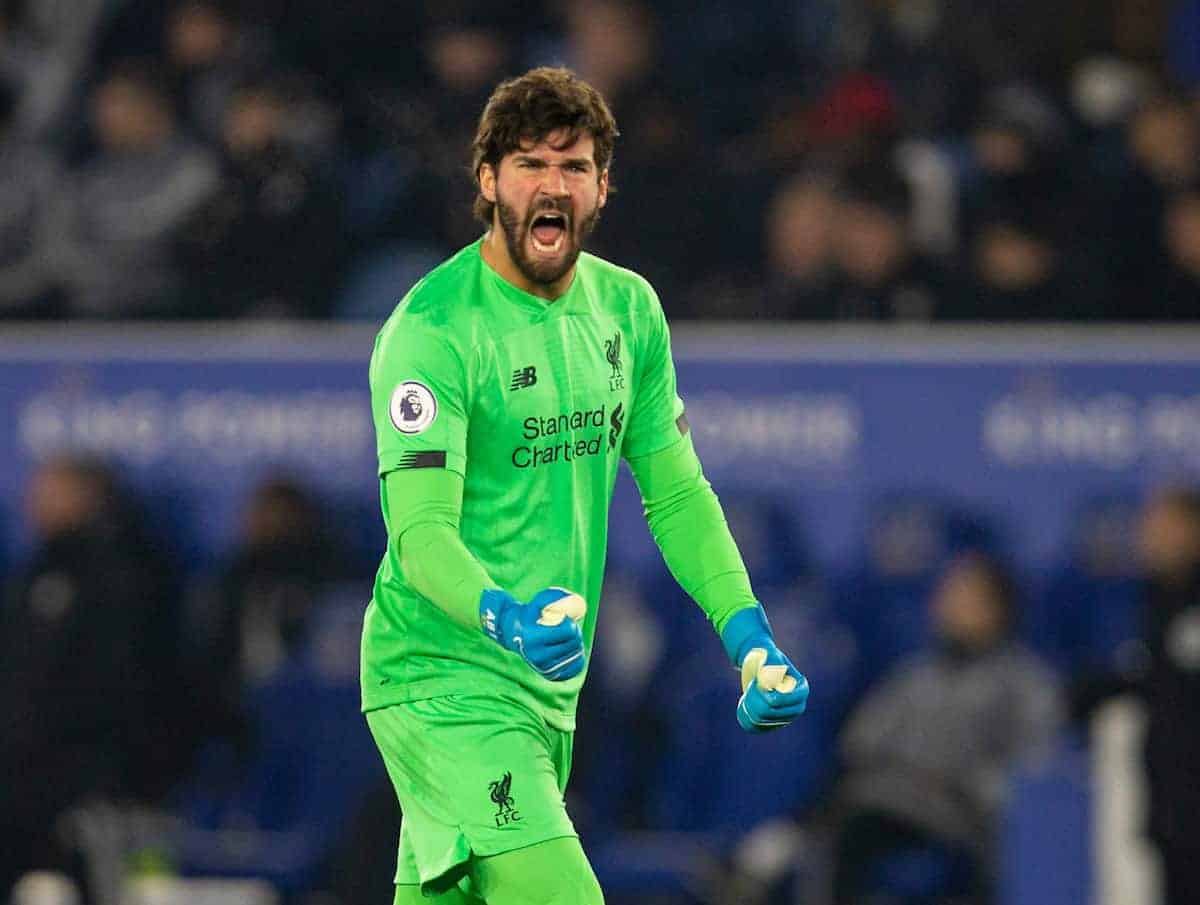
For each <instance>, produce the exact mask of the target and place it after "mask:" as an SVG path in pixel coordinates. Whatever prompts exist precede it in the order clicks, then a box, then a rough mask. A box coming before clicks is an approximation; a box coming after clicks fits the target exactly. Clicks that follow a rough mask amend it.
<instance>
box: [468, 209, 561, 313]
mask: <svg viewBox="0 0 1200 905" xmlns="http://www.w3.org/2000/svg"><path fill="white" fill-rule="evenodd" d="M479 253H480V254H481V255H483V260H484V261H486V262H487V264H488V265H489V266H490V267H491V268H492V270H494V271H496V273H498V274H500V278H501V279H503V280H504V281H505V282H506V283H511V284H512V285H513V286H516V287H517V288H518V289H520V290H521V291H523V292H528V293H529V294H530V295H535V296H537V297H538V298H540V299H545V300H546V301H547V302H553V301H554V300H555V299H558V298H561V297H562V296H563V294H565V293H566V291H567V289H569V288H570V286H571V281H572V280H573V279H574V278H575V266H574V265H572V266H571V269H570V270H568V271H567V272H566V273H564V274H563V275H562V276H561V277H559V278H558V279H557V280H555V281H554V282H553V283H535V282H533V281H532V280H530V279H529V278H527V277H526V276H525V274H524V273H522V272H521V268H519V267H518V266H517V264H516V262H515V261H514V260H513V259H512V255H510V254H509V253H508V245H507V243H505V241H504V237H503V236H502V235H500V231H499V230H498V229H496V227H495V226H493V227H492V228H491V229H490V230H488V233H487V235H486V236H484V237H483V243H482V244H481V245H480V246H479Z"/></svg>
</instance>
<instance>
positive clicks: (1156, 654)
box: [1138, 489, 1200, 905]
mask: <svg viewBox="0 0 1200 905" xmlns="http://www.w3.org/2000/svg"><path fill="white" fill-rule="evenodd" d="M1139 552H1140V559H1141V562H1142V568H1143V572H1144V576H1145V590H1144V595H1145V596H1144V601H1145V610H1144V615H1143V631H1144V639H1145V645H1146V650H1147V653H1148V654H1149V658H1148V660H1149V663H1148V668H1147V670H1146V672H1145V674H1144V676H1142V677H1140V681H1139V682H1138V688H1139V689H1140V691H1141V694H1142V697H1143V699H1144V700H1145V702H1146V707H1147V709H1148V711H1149V725H1148V726H1147V729H1146V740H1145V757H1146V773H1147V779H1148V781H1149V793H1150V794H1149V798H1150V801H1149V827H1148V829H1149V835H1150V838H1151V839H1152V840H1153V841H1154V843H1155V844H1156V845H1157V846H1158V850H1159V852H1160V853H1161V855H1162V863H1163V873H1164V879H1165V881H1166V884H1165V887H1166V905H1185V903H1194V902H1198V901H1200V781H1197V774H1196V769H1197V764H1200V723H1198V722H1197V719H1196V715H1197V714H1198V713H1200V493H1197V492H1196V491H1194V490H1190V489H1189V490H1182V489H1169V490H1164V491H1161V492H1159V493H1157V494H1155V495H1154V496H1153V497H1152V498H1151V499H1150V501H1149V503H1148V504H1147V506H1146V509H1145V511H1144V513H1143V516H1142V521H1141V526H1140V529H1139Z"/></svg>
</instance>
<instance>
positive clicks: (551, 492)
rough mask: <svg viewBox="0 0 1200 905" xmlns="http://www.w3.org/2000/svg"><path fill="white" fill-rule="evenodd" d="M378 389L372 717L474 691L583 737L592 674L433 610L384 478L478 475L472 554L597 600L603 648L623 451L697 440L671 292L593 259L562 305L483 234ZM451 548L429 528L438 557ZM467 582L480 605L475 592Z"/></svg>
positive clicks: (367, 680)
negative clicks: (578, 719) (532, 658)
mask: <svg viewBox="0 0 1200 905" xmlns="http://www.w3.org/2000/svg"><path fill="white" fill-rule="evenodd" d="M370 384H371V405H372V413H373V417H374V421H375V428H376V438H377V449H378V454H379V474H380V476H381V494H380V496H381V501H382V507H383V517H384V524H385V527H386V530H387V538H388V548H387V552H386V553H385V555H384V557H383V561H382V562H381V564H380V567H379V571H378V573H377V576H376V581H375V589H374V593H373V595H372V601H371V604H370V605H369V606H368V608H367V613H366V617H365V624H364V629H363V646H362V690H363V709H364V710H371V709H374V708H378V707H386V706H388V705H390V704H395V703H398V702H401V701H408V700H415V699H418V698H424V697H431V696H434V695H439V694H450V693H453V692H455V691H457V690H459V689H461V688H462V687H463V686H464V685H467V684H469V685H470V687H472V688H478V689H480V690H492V691H495V692H497V693H509V694H515V695H518V696H520V697H521V699H522V700H523V701H525V702H526V703H527V704H528V705H529V706H530V707H532V708H534V709H535V710H536V711H537V712H538V713H540V714H541V715H542V716H543V717H544V718H545V719H546V720H547V721H549V722H550V723H551V724H552V725H555V726H557V727H559V728H563V729H570V728H573V727H574V719H575V706H576V701H577V698H578V695H579V689H580V687H581V686H582V684H583V680H584V675H580V676H579V677H577V678H574V679H570V680H568V681H565V682H549V681H547V680H545V679H543V678H542V677H541V676H539V675H538V674H537V673H536V672H534V671H533V670H532V669H530V668H529V665H528V664H527V663H525V661H524V660H522V659H521V658H520V657H519V656H518V655H517V654H515V653H512V652H510V651H507V650H504V649H503V648H501V647H500V646H499V645H497V644H496V643H495V642H493V641H491V640H490V639H489V638H488V637H487V636H486V635H484V634H483V633H482V632H481V631H480V630H479V628H478V627H477V626H467V625H466V624H465V622H464V620H463V618H462V617H463V616H464V611H465V610H466V609H467V607H466V606H465V605H463V604H462V603H461V600H459V601H458V602H457V603H455V602H453V601H451V602H447V601H443V602H442V603H443V605H444V606H445V609H443V608H442V607H440V606H436V605H431V604H430V601H429V600H428V599H427V598H426V596H425V595H423V594H422V593H421V591H420V590H418V589H417V588H415V587H414V586H413V585H412V583H411V580H410V579H409V578H408V577H407V576H406V573H405V570H404V566H403V563H402V550H403V543H402V542H401V539H400V538H398V536H397V533H396V529H397V526H396V525H395V524H393V516H392V512H391V508H390V507H391V504H390V503H389V502H388V494H387V492H386V489H385V485H384V484H383V483H382V482H383V481H384V476H386V475H387V474H389V473H391V472H394V471H397V470H401V471H413V470H417V471H420V470H436V469H437V468H439V467H444V468H445V469H447V470H449V471H451V472H454V473H455V474H458V475H460V476H461V477H462V478H463V491H462V509H461V519H460V522H459V536H460V538H461V541H462V544H463V546H464V547H465V549H466V550H467V551H468V552H469V553H470V555H471V556H472V557H474V559H475V560H476V561H477V562H478V564H479V566H480V568H481V569H482V570H483V573H484V574H486V575H487V576H490V578H491V579H492V580H493V581H494V582H495V583H496V585H497V586H498V587H501V588H503V589H505V590H506V591H509V592H510V593H512V594H513V595H514V596H516V597H517V598H519V599H522V600H528V599H530V598H531V597H532V596H533V595H534V594H535V593H536V592H537V591H539V590H541V589H542V588H545V587H549V586H559V587H565V588H568V589H570V590H572V591H575V592H577V593H579V594H580V595H582V596H583V598H584V599H585V600H586V601H587V603H588V615H587V618H586V619H585V621H584V625H583V634H584V643H585V646H586V648H587V649H588V651H590V650H591V645H592V638H593V634H594V631H595V625H596V604H597V601H598V600H599V596H600V586H601V582H602V579H603V575H604V559H605V550H606V547H607V542H608V508H609V503H610V501H611V499H612V491H613V485H614V483H615V481H616V475H617V466H618V462H619V459H620V457H621V456H622V455H623V456H625V457H626V458H633V457H640V456H645V455H648V454H650V453H653V452H656V451H657V450H660V449H664V448H666V447H668V446H670V445H672V444H673V443H675V442H676V441H677V440H678V438H679V429H678V428H677V427H676V419H677V418H678V417H679V416H680V415H681V413H682V411H683V403H682V402H681V401H680V399H679V397H678V396H677V394H676V390H675V370H674V366H673V364H672V361H671V352H670V337H669V334H668V330H667V324H666V319H665V318H664V317H663V313H662V307H661V305H660V304H659V302H658V299H657V297H656V296H655V295H654V292H653V290H652V289H651V288H650V286H649V284H647V283H646V281H645V280H643V279H642V278H641V277H639V276H637V275H636V274H633V273H631V272H630V271H627V270H623V269H621V268H619V267H616V266H614V265H612V264H609V263H607V262H605V261H602V260H600V259H599V258H596V257H594V256H592V255H589V254H582V255H580V257H579V261H578V264H577V267H576V273H575V279H574V280H573V281H572V283H571V286H570V288H569V289H568V290H567V292H566V293H565V294H564V295H563V296H562V297H561V298H559V299H557V300H555V301H554V302H552V303H547V302H546V301H544V300H542V299H539V298H537V297H536V296H533V295H530V294H528V293H526V292H523V291H521V290H519V289H517V288H516V287H514V286H512V285H510V284H509V283H506V282H505V281H504V280H503V279H501V278H500V276H499V275H498V274H497V273H496V272H495V271H493V270H492V269H491V268H490V267H489V266H488V265H487V264H486V263H485V262H484V260H483V258H482V257H481V256H480V253H479V243H478V242H476V243H473V244H472V245H470V246H468V247H467V248H465V249H463V250H462V251H461V252H459V253H458V254H457V255H455V256H454V257H453V258H451V259H450V260H449V261H447V262H446V263H444V264H442V265H441V266H439V267H438V268H436V269H435V270H434V271H433V272H431V273H430V274H429V275H428V276H427V277H425V279H423V280H422V281H421V282H419V283H418V284H417V285H416V286H415V287H413V289H412V290H411V291H410V292H409V294H408V295H407V296H406V297H405V298H404V299H403V300H402V301H401V302H400V304H399V305H398V306H397V308H396V310H395V312H393V314H392V316H391V317H390V318H389V319H388V321H387V323H385V324H384V326H383V328H382V329H381V330H380V332H379V336H378V338H377V340H376V343H375V351H374V354H373V355H372V357H371V366H370ZM443 537H444V535H443ZM436 543H437V542H436V540H430V539H429V538H428V536H426V537H425V538H424V547H423V549H425V550H427V551H428V552H430V553H433V552H436V551H435V547H436ZM431 544H432V545H433V546H431ZM417 568H418V570H420V566H418V567H417ZM477 577H478V576H477ZM417 580H418V582H420V581H421V579H420V578H418V579H417ZM462 580H463V582H464V584H463V586H462V587H461V588H460V592H461V594H462V596H464V597H465V596H466V595H467V593H468V589H469V586H470V585H471V584H473V582H471V581H468V580H466V579H462ZM480 580H482V579H480ZM435 593H437V592H435ZM447 611H450V612H453V613H455V614H456V615H455V616H451V615H448V612H447Z"/></svg>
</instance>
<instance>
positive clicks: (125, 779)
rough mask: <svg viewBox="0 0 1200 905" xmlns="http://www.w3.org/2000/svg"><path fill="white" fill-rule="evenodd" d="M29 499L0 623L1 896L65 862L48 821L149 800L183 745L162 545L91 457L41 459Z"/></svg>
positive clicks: (171, 774) (68, 860) (170, 774)
mask: <svg viewBox="0 0 1200 905" xmlns="http://www.w3.org/2000/svg"><path fill="white" fill-rule="evenodd" d="M27 507H28V519H29V522H30V525H31V527H32V530H33V536H34V540H35V546H34V550H33V553H32V555H31V556H30V558H29V560H28V561H27V562H26V563H25V565H24V567H23V568H22V569H21V571H20V573H19V575H18V577H17V579H16V581H15V582H14V584H13V586H12V587H11V589H10V591H9V593H8V594H7V595H6V597H5V600H4V608H3V612H2V617H3V618H2V625H0V662H3V664H4V668H3V670H0V721H2V730H0V774H2V775H3V776H5V777H6V779H5V781H4V782H3V783H0V899H3V897H4V896H5V895H6V894H7V892H8V890H9V888H10V887H11V886H12V884H13V882H14V881H15V880H16V879H17V878H18V877H19V876H20V875H21V874H22V873H24V872H26V871H29V870H33V869H55V870H65V871H68V872H70V871H71V870H72V868H73V864H72V857H71V854H70V848H69V846H68V845H67V844H66V842H65V841H64V839H63V838H62V835H61V827H60V826H59V825H58V824H57V821H58V820H59V818H61V817H63V816H64V815H65V814H66V813H67V812H68V811H69V810H70V809H71V808H72V807H73V806H75V805H79V804H83V803H85V802H87V801H90V800H94V799H106V798H107V799H113V798H116V799H126V798H130V797H133V798H141V799H143V800H144V799H152V798H154V797H156V796H157V795H159V794H161V793H162V792H163V791H165V789H166V787H167V786H168V785H169V784H170V783H171V782H172V781H173V780H174V779H175V778H176V776H177V775H178V772H179V764H178V762H177V761H176V760H175V759H174V755H177V754H181V753H182V752H181V751H180V750H179V748H178V746H177V745H176V741H177V740H178V737H179V736H178V734H177V732H176V730H177V729H178V728H179V727H178V726H176V725H174V724H173V723H172V720H171V719H170V716H169V715H170V714H172V713H178V712H179V711H178V703H179V702H178V688H177V685H176V684H175V682H174V672H173V664H174V661H175V640H176V633H175V631H174V626H175V621H174V610H173V609H172V606H171V602H172V600H173V597H174V595H173V589H172V581H171V578H170V573H169V570H168V567H167V564H166V557H165V555H164V553H163V550H162V549H161V547H160V545H159V543H158V542H157V541H156V539H155V538H154V536H152V535H151V534H150V533H149V532H148V531H146V530H145V528H144V527H143V525H142V524H141V523H140V521H139V520H138V518H137V515H136V513H135V511H134V510H133V509H132V508H131V506H130V505H129V502H128V500H127V498H126V497H125V496H124V494H123V492H122V491H121V489H120V488H119V486H118V483H117V480H116V476H115V475H114V473H113V472H112V471H111V470H110V469H109V468H108V467H106V466H104V465H101V464H99V463H97V462H94V461H91V460H87V459H81V458H73V457H67V458H61V459H55V460H52V461H50V462H48V463H46V464H44V465H42V466H41V467H39V468H38V469H37V471H36V472H35V473H34V475H33V477H32V479H31V482H30V484H29V492H28V499H27Z"/></svg>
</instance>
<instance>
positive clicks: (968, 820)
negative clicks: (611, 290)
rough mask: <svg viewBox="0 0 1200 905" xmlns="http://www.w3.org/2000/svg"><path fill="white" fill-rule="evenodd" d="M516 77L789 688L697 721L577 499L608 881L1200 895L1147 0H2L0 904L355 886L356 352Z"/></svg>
mask: <svg viewBox="0 0 1200 905" xmlns="http://www.w3.org/2000/svg"><path fill="white" fill-rule="evenodd" d="M558 63H563V64H567V65H570V66H572V67H573V68H575V69H576V70H577V71H578V72H580V73H581V74H582V75H583V76H584V77H586V78H587V79H589V80H590V81H591V82H592V83H593V84H594V85H596V86H597V87H598V88H599V89H601V91H603V92H604V93H605V95H606V96H607V97H608V99H609V101H610V103H611V105H612V107H613V109H614V112H615V114H616V117H617V120H618V124H619V126H620V128H621V131H622V137H621V139H620V140H619V142H618V145H617V150H616V157H615V162H614V168H613V174H612V175H613V182H614V184H615V185H616V187H617V189H618V191H617V193H616V194H615V195H614V196H613V197H612V198H611V199H610V204H609V205H608V207H607V208H606V209H605V211H604V214H603V217H602V219H601V222H600V226H599V228H598V230H597V233H596V235H595V236H594V242H593V243H592V247H593V248H594V250H595V251H596V252H597V253H599V254H602V255H605V256H607V257H610V258H612V259H614V260H615V261H616V262H617V263H619V264H622V265H624V266H627V267H631V268H633V269H634V270H637V271H639V272H641V273H642V274H644V275H645V276H647V277H648V278H649V279H650V280H651V281H652V282H653V283H654V285H655V286H656V288H657V290H658V292H659V294H660V296H661V297H662V300H663V304H664V307H665V308H666V310H667V313H668V316H669V317H670V319H671V322H672V324H673V335H674V340H675V350H676V356H677V360H678V365H679V381H680V388H681V392H682V394H683V396H684V398H685V402H686V403H687V405H688V413H689V420H690V422H691V424H692V427H693V430H694V432H695V436H696V445H697V448H698V450H699V453H700V455H701V458H702V459H703V460H704V462H705V465H706V470H707V472H708V474H709V476H710V478H711V479H712V480H713V483H714V485H715V487H716V489H717V491H718V493H719V494H720V495H721V497H722V500H723V502H724V504H725V506H726V511H727V514H728V516H729V520H730V523H731V526H732V528H733V531H734V534H735V536H736V537H737V538H738V540H739V543H740V545H741V548H742V550H743V553H744V555H745V558H746V560H747V563H748V565H749V567H750V570H751V574H752V577H753V578H754V581H755V585H756V588H757V590H758V592H759V594H760V596H761V597H762V599H763V600H764V602H765V603H766V605H767V607H768V609H769V612H770V614H771V617H772V620H773V623H774V625H775V628H776V632H777V634H778V635H779V636H780V638H781V643H782V646H783V647H784V649H785V650H787V651H788V652H789V653H790V654H791V655H792V657H793V659H794V660H795V661H796V663H797V664H798V665H799V667H800V668H801V669H802V670H804V671H805V672H806V673H807V674H808V675H809V677H810V679H811V682H812V688H813V693H812V699H811V705H810V712H809V713H808V714H807V715H806V716H805V717H804V718H803V719H802V720H801V721H800V722H798V723H797V724H796V725H795V726H793V727H791V728H789V729H788V730H785V731H783V732H779V733H775V734H773V735H770V736H766V737H761V738H749V737H747V736H745V735H743V734H741V733H740V731H739V730H738V729H737V727H736V723H735V720H734V715H733V708H734V704H735V701H736V694H737V690H736V682H735V678H734V676H733V675H732V673H731V672H730V671H729V669H728V666H727V664H725V663H724V661H723V655H722V653H721V650H720V647H719V644H718V643H717V641H716V639H715V638H714V637H713V636H712V633H711V631H710V630H709V629H708V627H707V626H706V625H705V624H704V622H703V619H702V617H701V615H700V614H699V612H698V611H696V610H695V608H694V607H693V606H692V605H691V604H690V603H689V602H688V601H687V600H686V599H684V598H683V596H682V594H681V592H680V591H679V590H678V589H677V588H676V587H675V585H674V584H673V582H672V581H671V579H670V577H669V576H668V575H667V573H666V570H665V568H664V567H663V566H662V564H661V561H660V559H659V558H658V555H657V551H656V549H655V548H654V546H653V542H652V540H651V539H650V537H649V534H648V532H647V531H646V529H645V526H644V524H643V522H642V520H641V515H640V510H639V503H638V500H637V498H636V492H635V490H634V489H633V488H632V486H631V482H630V481H628V480H627V479H626V478H622V481H621V482H620V484H619V487H618V492H617V497H616V500H615V502H614V510H613V517H612V526H611V535H612V536H611V554H610V559H609V570H608V581H607V582H606V590H605V596H604V600H603V601H602V602H601V603H600V606H601V616H600V630H599V635H598V642H597V647H596V651H595V655H594V658H593V663H592V667H591V674H590V678H589V683H588V687H587V689H586V691H585V694H584V698H583V700H582V703H581V708H580V709H581V714H580V729H579V733H578V739H577V746H576V757H575V769H574V774H573V777H572V782H571V787H570V789H569V791H568V805H569V808H570V810H571V813H572V815H573V818H574V819H575V822H576V825H577V827H578V829H579V830H580V833H581V835H582V837H583V840H584V844H585V847H586V849H587V850H588V852H589V855H590V856H591V858H592V860H593V862H594V864H595V867H596V870H597V873H598V874H599V876H600V879H601V882H602V884H603V885H604V887H605V890H606V896H607V900H608V901H609V902H610V903H615V905H635V903H637V905H642V903H645V905H733V903H772V905H775V903H791V902H804V903H811V905H826V903H833V902H837V903H838V905H842V903H846V902H864V903H865V902H871V903H930V902H947V903H959V905H962V903H969V902H974V903H983V902H986V901H989V900H990V901H991V902H992V903H994V905H1159V903H1162V905H1183V903H1186V905H1194V903H1196V902H1200V878H1198V876H1197V874H1198V873H1200V867H1197V865H1200V841H1198V840H1200V775H1198V774H1200V767H1198V766H1197V765H1198V764H1200V728H1198V727H1200V573H1198V570H1200V493H1198V491H1197V489H1196V483H1195V481H1196V474H1197V470H1198V469H1200V455H1198V453H1197V450H1200V389H1198V388H1200V331H1198V330H1197V328H1196V326H1195V325H1193V324H1190V323H1188V322H1191V321H1195V320H1196V318H1197V316H1198V315H1200V118H1198V117H1200V91H1198V90H1197V87H1198V85H1200V2H1195V0H1178V2H1170V0H1061V2H1058V3H1046V2H1028V0H1006V2H999V0H971V2H967V0H840V2H838V0H757V2H740V3H735V2H726V0H688V2H683V0H661V2H653V3H652V2H646V3H632V2H630V3H627V2H615V0H614V2H582V0H581V2H571V0H542V2H509V3H494V2H493V3H482V2H472V0H458V2H455V0H444V2H436V3H435V2H432V0H430V2H411V3H404V2H395V0H387V2H384V0H357V2H353V3H330V2H326V0H321V2H318V0H183V2H177V3H173V2H164V0H3V2H0V318H3V319H4V322H3V323H0V416H2V423H3V424H4V425H5V426H6V429H5V430H4V431H0V576H2V577H3V578H4V580H5V581H4V596H3V608H2V610H0V616H2V620H0V727H2V728H0V902H2V901H4V897H5V896H9V895H10V889H11V890H12V891H11V899H12V902H13V903H17V905H83V903H86V905H125V903H128V905H151V903H154V905H174V903H176V902H178V903H184V902H186V903H189V905H190V903H202V905H203V903H208V905H383V903H387V902H390V898H391V893H390V880H391V872H392V870H393V861H394V855H395V844H396V834H397V829H398V821H399V814H398V810H397V808H396V805H395V800H394V796H393V794H392V792H391V789H390V787H389V786H388V784H387V781H386V777H385V776H384V774H383V770H382V766H381V764H380V762H379V761H378V756H377V755H376V753H375V752H374V749H373V746H372V744H371V741H370V738H369V736H368V734H367V732H366V728H365V724H364V722H363V720H362V718H361V716H360V715H359V713H358V710H357V707H358V691H357V670H358V661H357V641H358V632H359V630H360V627H361V616H362V610H363V607H364V605H365V603H366V600H367V599H368V597H369V594H370V585H371V579H372V575H373V571H374V567H375V565H376V563H377V562H378V557H379V554H380V552H381V549H382V546H383V540H384V538H383V530H382V523H381V520H380V518H379V514H378V502H377V494H378V485H377V481H376V478H375V462H374V439H373V436H372V427H371V423H370V417H369V411H368V407H367V390H366V361H367V358H368V356H369V354H370V349H371V343H372V339H373V334H374V330H375V329H376V328H377V327H378V325H379V324H380V323H381V322H382V320H383V318H384V317H386V315H387V314H388V313H389V312H390V310H391V308H392V306H393V305H394V304H395V303H396V301H397V300H398V299H399V298H400V296H402V295H403V293H404V292H405V291H406V290H407V289H408V287H409V286H411V285H412V284H413V283H414V282H415V281H416V280H417V279H418V278H419V277H420V276H421V275H422V274H423V273H424V272H425V271H426V270H428V269H429V268H430V267H432V266H434V265H435V264H436V263H437V262H439V261H440V260H442V259H443V258H444V257H446V256H447V255H449V254H451V253H452V252H453V251H455V250H457V249H458V248H460V247H462V246H463V245H465V244H467V243H469V242H471V241H472V240H473V239H475V238H476V237H477V236H478V234H479V230H480V227H479V225H478V224H476V223H474V222H473V221H472V219H471V215H470V204H471V200H472V198H473V192H474V189H473V186H472V184H471V181H470V174H469V172H468V171H467V164H468V161H469V154H468V144H469V141H470V138H471V136H472V134H473V130H474V125H475V121H476V119H477V117H478V114H479V112H480V110H481V108H482V105H483V102H484V101H485V100H486V98H487V96H488V94H489V93H490V91H491V89H492V88H493V87H494V85H495V84H496V82H497V81H499V80H500V79H501V78H503V77H505V76H509V75H515V74H518V73H520V72H522V71H524V70H525V69H526V68H528V67H530V66H533V65H539V64H558ZM785 321H786V322H790V323H782V322H785ZM1032 321H1041V322H1043V323H1041V324H1034V323H1031V322H1032ZM1139 322H1146V323H1139ZM1151 322H1153V323H1151ZM1164 322H1171V323H1164ZM1181 322H1182V323H1181ZM484 791H485V792H486V790H484ZM14 884H15V885H14Z"/></svg>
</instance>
